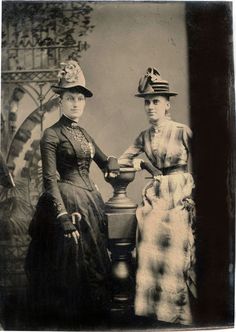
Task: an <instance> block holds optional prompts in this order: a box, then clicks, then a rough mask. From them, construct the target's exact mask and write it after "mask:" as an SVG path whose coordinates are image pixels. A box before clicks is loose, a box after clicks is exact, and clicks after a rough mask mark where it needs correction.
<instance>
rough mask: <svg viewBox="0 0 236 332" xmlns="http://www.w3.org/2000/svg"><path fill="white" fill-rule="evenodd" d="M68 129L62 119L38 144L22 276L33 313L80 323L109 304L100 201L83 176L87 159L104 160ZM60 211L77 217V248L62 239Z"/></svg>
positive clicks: (75, 130)
mask: <svg viewBox="0 0 236 332" xmlns="http://www.w3.org/2000/svg"><path fill="white" fill-rule="evenodd" d="M73 125H74V123H73V122H72V121H71V120H69V119H68V118H66V117H65V116H62V118H61V119H60V120H59V122H57V123H56V124H55V125H53V126H52V127H50V128H48V129H47V130H46V131H45V132H44V136H43V138H42V140H41V154H42V165H43V178H44V185H45V192H44V194H43V195H42V196H41V198H40V199H39V202H38V205H37V208H36V212H35V215H34V218H33V220H32V222H31V225H30V230H29V232H30V235H31V237H32V241H31V243H30V246H29V250H28V255H27V258H26V272H27V275H28V278H29V282H30V294H31V300H32V303H33V307H34V308H35V311H36V313H37V314H38V315H41V316H50V317H51V318H52V317H54V318H55V319H63V317H64V318H65V319H67V318H69V319H74V320H76V321H80V320H82V319H87V320H89V319H92V315H97V316H99V315H102V314H103V313H105V312H108V311H109V305H110V259H109V256H108V252H107V225H106V218H105V214H104V203H103V200H102V197H101V195H100V193H99V192H98V190H97V189H96V187H95V185H94V184H93V182H92V181H91V180H90V178H89V166H90V164H91V161H92V159H94V160H95V162H96V163H97V164H98V166H99V167H100V168H102V169H105V167H106V160H107V158H106V157H105V155H103V153H102V152H101V151H100V150H99V148H98V147H97V146H96V144H95V143H94V141H93V140H92V138H91V137H90V136H89V135H88V134H87V133H86V132H85V130H84V129H82V128H80V127H79V128H74V126H73ZM57 172H58V173H59V176H60V178H59V177H58V174H57ZM64 211H67V212H68V213H69V214H70V215H71V214H72V213H75V212H79V213H80V214H81V216H82V219H81V220H80V221H78V220H77V221H76V227H77V229H78V231H79V233H80V239H79V244H78V245H76V244H75V242H74V240H72V239H70V238H66V237H65V236H64V233H63V230H62V228H61V227H60V224H59V220H58V219H57V218H56V216H57V215H58V214H60V213H62V212H64Z"/></svg>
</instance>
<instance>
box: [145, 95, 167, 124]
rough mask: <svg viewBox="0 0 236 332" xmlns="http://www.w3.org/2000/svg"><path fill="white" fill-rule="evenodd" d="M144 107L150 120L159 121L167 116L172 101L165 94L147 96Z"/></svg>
mask: <svg viewBox="0 0 236 332" xmlns="http://www.w3.org/2000/svg"><path fill="white" fill-rule="evenodd" d="M144 108H145V111H146V114H147V116H148V118H149V120H150V121H152V122H153V121H154V122H155V121H159V120H161V119H162V118H164V117H165V115H166V111H168V110H169V108H170V102H169V100H168V99H167V98H166V97H163V96H147V97H146V98H145V99H144Z"/></svg>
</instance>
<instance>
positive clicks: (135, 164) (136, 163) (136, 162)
mask: <svg viewBox="0 0 236 332" xmlns="http://www.w3.org/2000/svg"><path fill="white" fill-rule="evenodd" d="M142 162H143V159H134V160H133V167H134V169H135V170H136V171H141V169H142V168H141V163H142Z"/></svg>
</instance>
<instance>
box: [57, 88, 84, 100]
mask: <svg viewBox="0 0 236 332" xmlns="http://www.w3.org/2000/svg"><path fill="white" fill-rule="evenodd" d="M65 92H71V93H82V95H84V91H83V90H82V89H80V87H78V86H75V87H73V88H69V89H61V91H59V92H57V94H58V95H59V96H60V98H61V99H62V98H63V95H64V93H65ZM84 96H85V95H84Z"/></svg>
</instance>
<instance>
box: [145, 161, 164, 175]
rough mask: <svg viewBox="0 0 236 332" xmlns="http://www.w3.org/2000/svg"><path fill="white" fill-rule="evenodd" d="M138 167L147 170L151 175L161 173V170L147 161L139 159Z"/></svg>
mask: <svg viewBox="0 0 236 332" xmlns="http://www.w3.org/2000/svg"><path fill="white" fill-rule="evenodd" d="M140 167H141V168H142V169H145V170H146V171H148V172H149V173H150V174H152V176H158V175H162V172H161V171H160V170H159V169H158V168H156V167H155V166H153V165H152V164H151V163H150V162H149V161H141V163H140Z"/></svg>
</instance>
